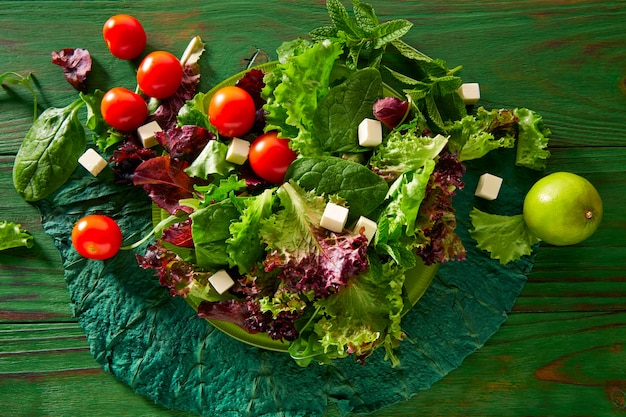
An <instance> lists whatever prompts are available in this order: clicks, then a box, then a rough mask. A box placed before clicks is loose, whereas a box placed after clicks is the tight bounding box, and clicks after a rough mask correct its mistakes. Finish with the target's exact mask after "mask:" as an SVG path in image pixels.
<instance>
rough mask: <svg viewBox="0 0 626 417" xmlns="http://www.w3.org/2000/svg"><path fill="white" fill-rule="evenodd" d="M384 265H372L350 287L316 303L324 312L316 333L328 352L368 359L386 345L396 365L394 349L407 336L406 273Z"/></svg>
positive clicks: (324, 349)
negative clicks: (404, 317)
mask: <svg viewBox="0 0 626 417" xmlns="http://www.w3.org/2000/svg"><path fill="white" fill-rule="evenodd" d="M381 268H382V269H381ZM381 268H371V269H369V270H368V271H366V272H364V273H363V274H361V275H359V276H358V277H357V279H356V280H355V281H354V282H353V283H352V284H351V285H350V286H349V287H346V288H345V289H343V290H342V291H340V292H338V293H337V294H333V295H331V296H330V297H327V298H325V299H321V300H318V301H317V302H316V303H315V305H316V307H317V308H319V309H320V310H319V313H320V315H322V319H320V320H319V321H318V322H317V323H315V333H317V335H318V336H319V339H320V343H321V346H322V348H323V351H324V352H325V353H329V352H330V353H332V354H336V355H337V356H338V357H343V356H346V355H348V354H354V355H355V356H356V358H357V359H358V360H360V361H364V360H365V358H367V357H368V356H369V355H370V354H371V353H372V352H373V351H374V349H376V348H377V347H379V346H381V345H382V346H384V348H385V350H386V353H387V359H389V360H390V361H391V363H392V365H394V366H395V365H397V364H398V363H399V360H398V358H397V357H396V355H395V354H394V352H393V349H394V348H395V347H397V346H398V344H399V342H400V341H401V340H402V338H403V337H404V333H403V332H402V330H401V327H400V320H401V317H402V311H403V309H404V301H403V298H402V287H403V285H404V274H403V273H402V272H401V271H399V270H397V269H393V268H391V267H390V266H389V265H382V267H381Z"/></svg>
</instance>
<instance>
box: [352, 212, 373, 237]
mask: <svg viewBox="0 0 626 417" xmlns="http://www.w3.org/2000/svg"><path fill="white" fill-rule="evenodd" d="M377 229H378V226H377V225H376V222H375V221H373V220H370V219H368V218H367V217H365V216H361V217H359V220H357V222H356V225H355V226H354V229H353V231H354V233H363V234H364V235H365V237H366V238H367V243H370V242H371V241H372V238H373V237H374V235H375V234H376V230H377Z"/></svg>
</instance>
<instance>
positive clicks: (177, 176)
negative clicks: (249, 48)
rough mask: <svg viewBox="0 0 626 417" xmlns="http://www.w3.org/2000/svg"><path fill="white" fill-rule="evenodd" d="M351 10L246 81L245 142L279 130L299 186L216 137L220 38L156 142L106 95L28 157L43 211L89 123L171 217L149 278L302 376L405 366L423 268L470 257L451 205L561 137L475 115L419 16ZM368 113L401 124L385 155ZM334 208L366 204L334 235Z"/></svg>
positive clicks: (40, 132) (389, 136) (514, 116)
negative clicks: (351, 362)
mask: <svg viewBox="0 0 626 417" xmlns="http://www.w3.org/2000/svg"><path fill="white" fill-rule="evenodd" d="M352 3H353V13H352V15H351V14H350V13H349V12H348V11H347V10H346V8H345V7H344V6H343V4H342V3H341V2H340V1H339V0H327V9H328V12H329V16H330V20H331V22H330V23H331V24H330V25H327V26H323V27H320V28H317V29H315V30H313V31H312V32H311V33H310V36H309V37H308V38H298V39H295V40H293V41H289V42H285V43H283V44H282V45H281V46H279V48H277V56H278V60H277V61H276V62H273V63H271V64H270V65H263V66H259V67H256V68H252V69H249V70H247V71H245V73H242V74H240V75H239V76H237V82H236V85H237V86H239V87H241V88H243V89H244V90H246V91H247V92H248V93H249V94H250V95H251V96H252V97H253V99H254V102H255V105H256V110H257V111H256V116H257V117H256V119H257V120H256V121H255V124H254V127H253V128H252V130H251V131H250V132H249V133H248V134H247V135H246V136H245V137H243V139H245V140H249V141H252V140H253V139H254V138H255V137H256V136H258V135H260V134H262V133H264V132H269V131H277V132H278V133H279V135H280V136H281V137H284V138H289V139H290V147H291V148H292V149H293V150H294V151H296V152H297V154H298V158H297V159H296V160H295V161H294V162H293V163H292V164H291V166H290V167H289V169H288V171H287V173H286V177H285V181H284V183H283V184H279V185H276V184H272V183H268V182H267V181H265V180H263V179H261V178H259V177H258V176H257V175H256V174H255V173H254V172H253V171H252V169H251V168H250V166H249V165H248V164H244V165H241V166H239V165H236V164H233V163H230V162H227V161H226V154H227V150H228V146H227V143H228V142H229V140H230V138H226V137H221V136H220V135H219V133H218V132H217V130H216V129H215V128H214V127H213V126H212V125H211V121H210V120H209V117H208V115H207V107H208V103H209V101H210V98H211V92H208V93H205V92H198V91H197V88H198V85H199V77H200V71H199V67H198V65H197V63H198V59H199V57H200V55H201V54H202V52H203V51H204V44H203V43H202V42H201V40H200V39H199V38H194V40H193V41H192V43H191V44H190V47H189V48H188V51H189V53H186V54H185V56H184V57H183V59H181V62H182V63H183V67H184V77H183V81H182V83H181V86H180V88H179V90H178V92H177V93H176V94H174V95H173V96H172V97H169V98H167V99H163V100H160V101H151V103H150V108H151V116H150V119H151V120H156V121H158V123H159V125H160V126H161V127H162V129H163V131H162V132H158V133H157V134H156V139H157V141H158V144H159V146H158V147H157V148H150V149H146V148H144V147H143V146H142V145H141V142H140V141H139V140H138V138H137V136H136V134H135V133H124V134H123V133H121V132H118V131H116V130H114V129H111V128H109V127H108V126H107V125H106V123H105V122H104V120H103V118H102V115H101V114H100V112H99V107H100V106H99V104H100V101H101V99H102V96H103V93H102V92H101V91H99V90H96V91H94V92H91V93H85V92H83V93H81V94H80V98H79V99H78V100H76V101H75V102H74V103H72V104H70V105H69V106H67V107H65V108H62V109H47V110H46V111H44V113H42V115H41V116H40V117H39V118H37V120H36V121H35V123H34V124H33V127H32V128H31V130H30V131H29V132H28V134H27V137H26V139H25V141H24V143H23V145H22V149H20V152H19V153H18V156H17V159H16V165H15V167H14V182H15V185H16V189H17V190H18V191H19V192H20V194H21V195H22V196H23V197H24V198H25V199H26V200H28V201H37V200H40V199H42V198H45V197H46V196H47V195H49V194H51V193H52V192H54V191H55V189H57V188H58V187H59V186H61V185H62V183H63V182H64V181H66V179H67V178H68V177H69V176H70V175H71V174H72V172H73V171H74V170H75V168H76V164H75V163H70V164H61V163H60V162H55V161H56V159H55V158H58V157H61V156H62V159H63V160H64V161H65V160H67V156H68V154H69V155H75V156H78V155H80V154H81V153H82V152H83V151H84V150H85V147H86V146H87V137H86V129H85V127H86V128H87V130H89V131H91V132H92V133H93V136H92V140H93V143H94V144H95V146H96V147H97V148H98V149H99V150H100V152H101V153H104V154H107V155H108V156H110V162H111V163H112V166H113V169H114V180H115V182H117V183H118V184H128V185H131V186H134V187H139V188H141V189H143V190H144V191H145V192H146V193H147V195H148V196H149V197H150V198H151V199H152V201H153V203H154V205H155V206H156V207H158V209H159V210H160V212H159V213H160V214H159V215H158V216H156V217H158V219H157V220H162V221H159V222H158V224H157V225H156V226H155V233H156V242H154V243H152V244H150V245H149V246H148V247H147V249H146V250H145V252H142V253H141V254H139V255H137V260H138V264H139V266H140V267H142V268H145V269H153V270H155V271H156V275H157V276H158V277H159V280H160V283H161V284H162V285H163V286H165V287H167V288H168V289H169V292H170V293H171V295H173V296H180V297H185V298H187V299H188V300H189V302H190V304H192V305H194V306H195V307H197V311H198V316H199V317H202V318H207V319H210V320H221V321H228V322H231V323H234V324H236V325H238V326H240V327H241V328H243V329H244V330H245V331H247V332H249V333H259V332H261V333H266V334H267V335H268V336H269V337H270V338H271V339H275V340H281V341H284V342H285V344H286V345H288V346H289V353H290V354H291V356H292V357H293V358H294V359H295V360H296V361H297V363H298V364H300V365H303V366H306V365H308V364H309V363H311V362H318V363H328V362H329V361H331V360H333V359H336V358H342V357H346V356H349V355H352V356H353V357H354V358H355V359H356V360H357V361H360V362H364V361H365V360H366V358H367V357H368V356H370V355H371V354H372V352H373V351H374V350H375V349H378V348H380V347H382V348H383V349H384V351H385V354H386V359H388V360H389V361H390V362H391V364H392V365H397V364H398V363H399V361H400V358H399V357H398V356H397V354H396V353H395V348H396V347H397V346H398V345H399V343H400V342H401V341H402V339H403V338H404V337H405V336H404V333H403V331H402V324H401V319H402V316H403V315H404V314H405V313H406V312H407V311H408V310H409V309H410V308H411V307H412V303H413V302H414V301H415V300H412V299H411V298H410V297H409V295H408V294H407V290H406V286H405V281H406V280H407V279H411V271H412V270H413V269H414V268H416V267H420V266H424V265H427V266H428V265H438V264H441V263H445V262H450V261H462V260H463V259H464V258H465V254H466V251H465V248H464V247H463V244H462V242H461V240H460V239H459V237H458V236H457V235H456V233H455V228H456V221H457V219H456V217H455V210H454V207H453V204H452V203H453V197H454V196H455V194H456V192H457V190H460V189H462V188H463V187H464V183H463V175H464V173H465V166H464V164H463V162H464V161H468V160H472V159H477V158H481V157H483V156H484V155H486V154H487V153H488V152H491V151H493V150H496V149H500V148H513V147H516V148H517V156H516V164H517V165H519V166H520V167H523V168H529V169H542V168H543V167H544V165H545V160H546V158H548V157H549V152H548V151H547V150H546V149H545V148H546V146H547V141H548V138H547V137H548V134H549V131H548V130H547V129H546V128H545V127H544V126H543V122H542V119H541V116H539V115H538V114H536V113H534V112H532V111H530V110H528V109H525V108H516V109H496V110H487V109H484V108H482V107H481V108H478V109H475V111H474V112H473V114H469V113H468V107H467V106H466V105H465V103H464V101H463V99H462V97H461V96H460V95H459V93H458V89H459V87H461V85H462V80H461V78H460V77H459V76H458V72H459V71H460V69H461V68H460V67H456V68H452V69H450V68H448V66H447V64H446V62H445V61H443V60H440V59H432V58H430V57H428V56H427V55H425V54H423V53H422V52H420V51H418V50H416V49H415V48H413V47H412V46H410V45H408V44H407V43H405V42H404V41H403V40H402V37H403V35H405V34H406V33H407V32H408V31H409V30H410V29H411V26H412V25H411V23H410V22H408V21H406V20H394V21H388V22H380V21H379V19H378V17H377V16H376V14H375V12H374V9H373V8H372V7H371V6H370V5H368V4H366V3H362V2H360V1H359V0H353V2H352ZM70 52H71V51H65V53H67V54H68V55H67V57H66V59H62V60H61V63H60V65H61V66H62V67H63V69H64V73H65V74H66V76H68V81H70V82H73V83H74V85H77V88H82V87H83V86H84V84H83V81H84V76H85V74H84V73H85V68H84V66H85V60H87V62H88V61H89V60H88V59H87V58H88V57H85V56H84V53H82V51H81V54H80V55H81V59H80V60H78V59H76V60H74V59H73V58H74V56H73V55H69V53H70ZM74 52H75V51H74ZM59 58H63V57H59V56H57V59H59ZM70 58H71V59H70ZM73 64H75V66H72V65H73ZM14 79H15V78H12V77H8V76H7V77H5V78H4V80H5V81H11V80H14ZM15 80H16V79H15ZM76 81H78V83H76ZM26 85H27V86H28V84H26ZM83 105H86V107H87V121H86V122H85V123H81V121H80V118H79V115H78V109H79V108H81V107H82V106H83ZM367 118H369V119H378V120H379V121H380V122H381V123H382V124H383V125H384V138H383V141H382V143H381V144H380V145H379V146H377V147H375V148H369V147H363V146H360V145H359V142H358V139H357V134H358V127H359V123H360V122H361V121H362V120H364V119H367ZM70 137H74V138H78V140H74V141H70V140H68V139H69V138H70ZM41 138H43V139H44V140H43V141H42V140H40V139H41ZM74 159H76V158H72V160H74ZM40 161H53V163H52V164H48V165H46V164H39V162H40ZM59 167H61V168H59ZM59 169H61V172H60V173H57V171H59ZM48 178H56V180H55V181H52V182H50V181H48ZM329 202H331V203H335V204H338V205H341V206H344V207H347V208H349V217H348V222H347V224H346V228H345V229H344V230H343V231H341V232H332V231H329V230H327V229H325V228H323V227H321V226H320V219H321V218H322V215H323V212H324V209H325V206H326V204H327V203H329ZM361 216H363V217H367V218H368V219H370V220H372V221H374V222H375V223H376V226H377V230H376V234H375V235H374V237H373V239H372V240H369V239H368V237H366V236H365V234H364V230H362V229H357V228H355V224H356V222H357V220H358V219H359V218H360V217H361ZM472 220H473V221H475V222H474V226H475V233H474V235H473V236H474V237H475V238H476V240H478V241H479V242H478V243H479V247H480V248H484V249H486V250H488V251H490V252H492V254H493V256H494V257H496V258H498V259H500V260H501V262H506V261H508V260H511V259H515V258H516V257H519V256H522V255H523V254H527V253H529V249H528V248H529V247H530V246H531V245H532V244H533V243H535V242H534V240H533V239H532V236H528V237H527V238H526V239H519V238H518V239H509V240H506V241H502V240H498V239H494V238H493V236H494V235H495V234H496V232H499V231H501V230H502V229H503V228H504V229H507V230H509V231H511V233H510V235H515V236H518V235H519V233H518V232H519V229H520V227H521V228H522V229H523V225H521V226H520V225H519V224H518V222H515V221H510V220H508V219H504V220H503V219H501V218H494V217H492V216H489V215H481V214H480V213H478V214H476V215H474V216H473V217H472ZM516 230H517V232H516ZM522 232H523V230H522ZM143 242H144V240H142V241H141V242H137V243H136V244H135V245H132V247H133V248H135V247H138V246H139V245H140V243H143ZM510 242H514V243H515V245H517V243H520V242H521V244H522V246H521V247H520V248H517V249H515V248H513V249H512V248H511V243H510ZM524 245H526V246H524ZM503 246H506V248H505V249H502V247H503ZM222 270H224V271H227V273H228V274H229V275H230V276H231V277H232V278H233V279H234V281H235V284H234V285H233V286H232V287H231V288H230V289H229V290H228V291H227V292H224V293H222V294H220V293H218V292H217V291H215V289H214V288H213V287H212V285H211V283H210V278H211V277H212V276H213V275H214V274H216V273H218V272H221V271H222Z"/></svg>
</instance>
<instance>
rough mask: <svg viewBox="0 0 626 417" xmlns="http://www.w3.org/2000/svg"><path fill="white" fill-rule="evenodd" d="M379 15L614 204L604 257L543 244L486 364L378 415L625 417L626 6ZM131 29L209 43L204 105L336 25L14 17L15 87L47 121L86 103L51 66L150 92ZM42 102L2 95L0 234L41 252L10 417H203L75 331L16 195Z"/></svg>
mask: <svg viewBox="0 0 626 417" xmlns="http://www.w3.org/2000/svg"><path fill="white" fill-rule="evenodd" d="M344 3H346V2H344ZM370 3H371V4H373V5H374V6H375V8H376V11H377V14H378V15H379V16H380V17H381V19H382V20H389V19H393V18H405V19H408V20H410V21H411V22H413V23H414V27H413V28H412V30H411V31H410V32H409V34H408V35H406V37H405V40H406V41H407V42H408V43H410V44H412V45H414V46H416V47H417V48H418V49H420V50H422V51H423V52H425V53H426V54H428V55H430V56H432V57H437V58H441V59H444V60H445V61H446V62H447V63H448V66H449V67H450V68H452V67H455V66H457V65H463V69H462V71H461V72H460V73H459V74H460V75H461V77H462V78H463V80H464V81H465V82H479V83H480V85H481V91H482V100H481V104H482V105H484V106H485V107H487V108H493V107H516V106H523V107H528V108H530V109H533V110H535V111H537V112H538V113H540V114H542V115H543V117H544V121H545V123H546V124H547V125H548V127H549V128H550V129H551V131H552V136H551V151H552V154H553V156H552V158H551V159H550V160H549V166H548V169H547V171H548V172H554V171H571V172H575V173H577V174H580V175H582V176H584V177H586V178H588V179H589V180H590V181H591V182H592V183H594V184H595V185H596V187H597V189H598V191H599V192H600V194H601V195H602V197H603V200H604V205H605V207H604V220H603V223H602V225H601V226H600V228H599V230H598V231H597V232H596V234H595V235H593V236H592V237H591V238H590V239H588V240H587V241H585V242H583V243H582V244H578V245H575V246H570V247H551V246H549V245H545V244H544V245H542V246H541V248H540V250H539V252H538V255H537V258H536V264H535V267H534V270H533V272H532V273H531V274H530V276H529V279H528V282H527V284H526V286H525V288H524V290H523V292H522V294H521V296H520V297H519V298H518V300H517V303H516V305H515V307H514V309H513V311H512V312H511V314H510V315H509V318H508V320H507V321H506V322H505V324H504V325H503V326H502V327H501V328H500V330H499V331H498V332H497V333H496V334H495V335H494V336H493V337H492V338H491V339H489V341H488V342H487V344H486V345H485V346H484V347H483V348H482V349H480V350H478V351H477V352H476V353H474V354H472V355H470V356H469V357H468V358H467V359H466V360H465V362H464V363H463V364H462V365H461V366H460V367H459V368H458V369H457V370H455V371H454V372H452V373H451V374H450V375H448V376H447V377H445V378H444V379H443V380H442V381H440V382H438V383H436V384H435V385H434V386H433V387H432V388H430V389H429V390H427V391H424V392H422V393H420V394H419V395H418V396H416V397H414V398H412V399H410V400H408V401H406V402H403V403H400V404H397V405H395V406H392V407H390V408H387V409H385V410H381V411H379V412H377V413H375V414H374V415H376V416H407V415H409V416H410V415H424V416H448V417H451V416H467V415H472V416H501V417H502V416H529V415H533V416H548V415H550V416H572V415H580V416H607V415H621V414H623V413H626V351H625V350H624V347H623V344H624V343H625V342H626V262H625V260H624V259H625V255H626V238H625V237H624V236H625V232H626V210H624V206H625V205H626V168H624V167H625V165H626V164H625V162H626V146H625V145H626V133H625V129H624V122H625V121H626V31H625V30H624V24H625V23H626V2H623V1H591V0H576V1H574V0H571V1H541V0H535V1H530V0H524V1H515V2H504V1H495V0H493V1H492V0H477V1H474V0H472V1H469V0H456V1H393V2H389V1H383V0H377V1H372V2H370ZM261 4H262V7H261V6H260V5H261ZM348 8H349V9H350V7H348ZM117 13H129V14H132V15H135V16H136V17H138V18H139V19H140V20H141V21H142V22H143V24H144V27H145V28H146V31H147V32H148V38H149V45H150V47H152V48H159V49H167V50H170V51H173V52H174V51H182V50H183V49H184V47H185V46H186V44H187V43H188V41H189V40H190V39H191V38H192V37H193V36H195V35H200V36H201V37H202V38H203V40H204V41H205V42H206V43H207V51H206V53H205V56H204V57H203V61H202V65H203V68H204V71H203V72H204V75H203V77H204V78H203V80H202V85H201V88H202V89H205V90H206V89H208V88H210V87H211V86H212V85H214V84H215V83H217V82H218V81H220V80H221V79H224V78H226V77H227V76H229V75H230V74H232V73H234V72H237V71H239V70H241V69H243V68H244V67H245V65H246V63H247V59H249V58H250V57H251V56H252V55H253V53H254V52H255V51H256V50H257V49H258V50H261V51H263V52H265V53H267V54H268V55H269V56H270V57H272V56H275V53H274V51H275V48H276V47H277V46H279V44H280V43H281V42H282V41H284V40H290V39H293V38H295V37H297V36H303V35H306V34H307V33H308V31H309V30H311V29H313V28H315V27H318V26H320V25H321V24H322V23H327V22H328V17H327V13H326V9H325V4H324V2H323V1H321V0H320V1H315V2H302V1H301V2H297V1H293V0H283V1H277V0H266V1H264V2H262V3H260V2H258V1H256V0H230V1H228V2H225V1H211V0H202V1H196V0H187V1H184V2H174V1H168V0H157V1H149V2H148V1H124V2H115V1H79V2H75V1H1V2H0V73H2V72H5V71H16V72H19V73H20V74H23V75H26V74H28V73H32V74H33V75H34V76H35V79H36V81H37V83H38V89H39V90H38V96H39V101H40V104H41V106H42V107H50V106H57V107H61V106H65V105H66V104H68V103H69V102H70V100H73V99H74V98H75V97H76V92H75V91H74V90H73V89H72V87H71V86H70V85H69V84H67V83H65V81H64V80H63V78H62V73H61V70H60V68H58V67H56V66H54V65H52V64H51V63H50V52H51V51H54V50H59V49H62V48H65V47H82V48H86V49H88V50H89V51H90V52H91V54H92V56H93V58H94V72H95V74H96V79H97V82H98V83H99V87H100V88H103V89H104V88H108V87H112V86H114V85H128V86H129V87H131V88H132V87H134V84H132V82H133V68H132V64H131V63H127V62H121V61H117V60H116V59H114V58H112V57H111V56H110V55H109V54H108V51H107V50H106V47H105V45H104V43H103V41H102V38H101V27H102V24H103V23H104V21H105V20H106V19H107V18H108V17H109V16H111V15H113V14H117ZM32 103H33V102H32V97H31V96H30V95H29V93H28V92H27V91H26V90H25V89H21V88H20V87H19V86H10V87H7V86H3V89H2V91H0V195H2V198H1V200H0V219H2V220H9V221H14V222H16V223H20V224H21V225H22V227H24V228H25V229H27V230H29V231H30V232H31V233H32V234H33V235H34V238H35V246H34V247H33V248H31V249H25V248H21V249H9V250H6V251H3V252H0V409H1V411H0V414H2V415H4V416H75V415H85V412H87V411H88V414H89V415H94V416H95V415H102V416H111V415H116V416H119V415H128V416H135V417H136V416H182V415H187V414H185V413H181V412H177V411H170V410H165V409H163V408H161V407H159V406H157V405H154V404H153V403H152V401H151V400H149V399H146V398H143V397H140V396H138V395H135V394H134V393H133V392H132V391H131V389H130V388H128V387H127V386H125V385H123V384H121V383H119V382H118V381H116V380H115V379H114V378H113V377H112V376H111V375H109V374H107V373H105V372H104V371H102V370H101V369H100V368H99V366H98V365H97V364H96V362H95V361H94V360H93V359H92V358H91V356H90V354H89V348H88V345H87V341H86V338H85V337H84V335H83V332H82V330H81V329H80V328H79V326H78V325H77V324H76V321H75V320H74V319H73V318H72V317H71V315H70V309H69V307H68V303H69V296H68V293H67V290H66V286H65V282H64V279H63V269H62V267H61V260H60V256H59V254H58V252H57V250H56V248H55V247H54V246H53V244H52V240H51V239H50V238H49V237H48V236H47V235H45V234H44V233H43V231H42V228H41V223H40V217H39V213H38V211H37V209H36V208H35V207H33V206H31V205H29V204H28V203H26V202H24V201H22V200H21V199H20V197H19V196H18V195H17V193H16V192H15V190H14V188H13V185H12V180H11V169H12V165H13V161H14V156H15V154H16V152H17V149H18V147H19V146H20V143H21V140H22V138H23V137H24V135H25V133H26V131H27V130H28V128H29V126H30V124H31V123H32V113H33V107H32ZM121 405H123V406H122V407H121V408H120V406H121Z"/></svg>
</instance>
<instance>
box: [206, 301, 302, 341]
mask: <svg viewBox="0 0 626 417" xmlns="http://www.w3.org/2000/svg"><path fill="white" fill-rule="evenodd" d="M300 315H301V313H300V312H294V313H291V312H287V311H281V312H280V313H278V315H277V316H276V317H273V315H272V312H271V311H266V312H262V311H261V308H260V306H259V304H258V302H256V301H255V300H253V299H251V298H247V299H245V300H224V301H216V302H212V301H202V302H201V303H200V305H199V306H198V317H201V318H205V319H209V320H221V321H227V322H230V323H234V324H236V325H238V326H239V327H241V328H242V329H244V330H245V331H247V332H248V333H251V334H254V333H259V332H264V333H267V335H268V336H269V337H270V338H272V339H274V340H280V339H284V340H287V341H294V340H296V339H297V338H298V336H299V332H298V330H297V329H296V326H295V321H296V320H297V319H298V318H300Z"/></svg>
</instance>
